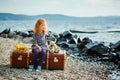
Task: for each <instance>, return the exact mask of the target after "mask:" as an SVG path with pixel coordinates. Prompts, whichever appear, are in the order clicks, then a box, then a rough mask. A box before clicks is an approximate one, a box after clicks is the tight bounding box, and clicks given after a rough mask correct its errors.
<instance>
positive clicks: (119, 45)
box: [110, 41, 120, 52]
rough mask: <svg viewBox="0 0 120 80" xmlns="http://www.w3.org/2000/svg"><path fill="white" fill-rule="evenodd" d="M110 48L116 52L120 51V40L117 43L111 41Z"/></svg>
mask: <svg viewBox="0 0 120 80" xmlns="http://www.w3.org/2000/svg"><path fill="white" fill-rule="evenodd" d="M110 48H111V50H112V51H114V52H117V51H120V41H118V42H117V43H115V44H112V43H110Z"/></svg>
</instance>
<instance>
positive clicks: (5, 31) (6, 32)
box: [1, 28, 11, 34]
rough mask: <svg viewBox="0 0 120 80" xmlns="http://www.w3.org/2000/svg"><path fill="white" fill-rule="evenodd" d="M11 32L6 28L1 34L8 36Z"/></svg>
mask: <svg viewBox="0 0 120 80" xmlns="http://www.w3.org/2000/svg"><path fill="white" fill-rule="evenodd" d="M10 31H11V29H10V28H6V29H4V30H3V31H2V32H1V34H8V33H10Z"/></svg>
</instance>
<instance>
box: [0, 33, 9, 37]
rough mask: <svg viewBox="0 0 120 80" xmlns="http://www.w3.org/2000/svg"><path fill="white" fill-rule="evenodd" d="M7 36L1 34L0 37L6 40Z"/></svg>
mask: <svg viewBox="0 0 120 80" xmlns="http://www.w3.org/2000/svg"><path fill="white" fill-rule="evenodd" d="M7 36H8V34H1V35H0V37H3V38H7Z"/></svg>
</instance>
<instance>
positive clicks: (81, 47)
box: [77, 43, 85, 50]
mask: <svg viewBox="0 0 120 80" xmlns="http://www.w3.org/2000/svg"><path fill="white" fill-rule="evenodd" d="M77 47H78V49H80V50H82V49H84V48H85V44H84V43H78V44H77Z"/></svg>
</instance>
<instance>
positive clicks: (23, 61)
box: [10, 51, 29, 68]
mask: <svg viewBox="0 0 120 80" xmlns="http://www.w3.org/2000/svg"><path fill="white" fill-rule="evenodd" d="M28 65H29V53H28V52H23V51H13V52H12V53H11V54H10V67H15V68H27V67H28Z"/></svg>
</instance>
